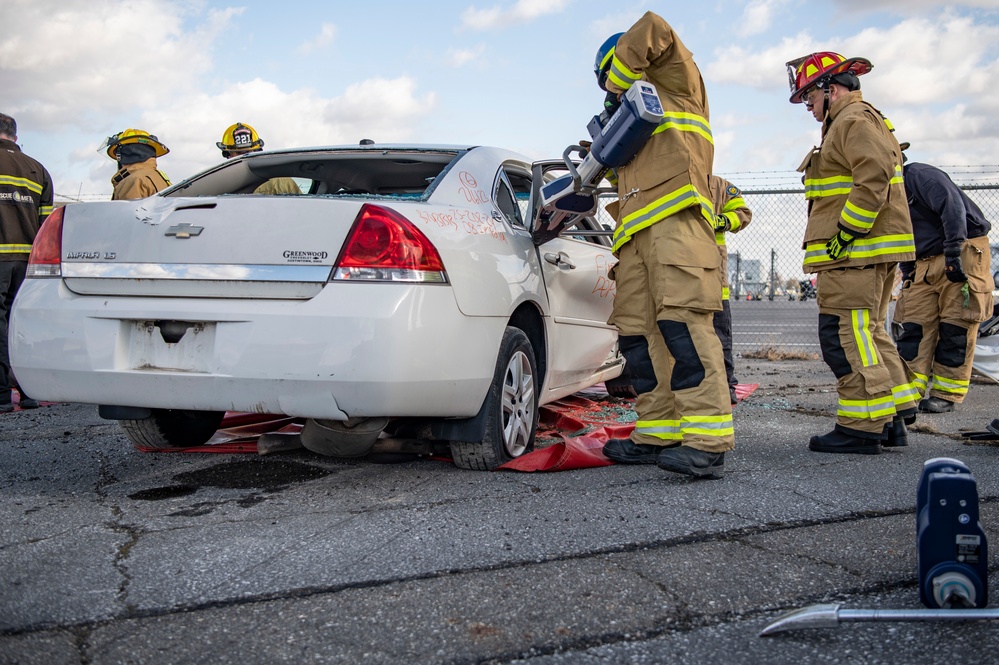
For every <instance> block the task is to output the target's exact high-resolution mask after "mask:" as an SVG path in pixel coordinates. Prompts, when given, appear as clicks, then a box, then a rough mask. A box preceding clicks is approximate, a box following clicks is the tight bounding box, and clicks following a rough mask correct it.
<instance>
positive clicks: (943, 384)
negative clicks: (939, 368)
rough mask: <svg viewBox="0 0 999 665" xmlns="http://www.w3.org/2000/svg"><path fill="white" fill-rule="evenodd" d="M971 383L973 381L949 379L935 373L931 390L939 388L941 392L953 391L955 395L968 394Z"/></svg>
mask: <svg viewBox="0 0 999 665" xmlns="http://www.w3.org/2000/svg"><path fill="white" fill-rule="evenodd" d="M970 385H971V381H960V380H958V379H948V378H946V377H943V376H937V375H936V374H934V375H933V382H932V383H931V384H930V390H939V391H940V392H945V393H952V394H954V395H966V394H967V393H968V386H970Z"/></svg>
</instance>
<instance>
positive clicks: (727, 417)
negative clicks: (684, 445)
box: [680, 413, 735, 437]
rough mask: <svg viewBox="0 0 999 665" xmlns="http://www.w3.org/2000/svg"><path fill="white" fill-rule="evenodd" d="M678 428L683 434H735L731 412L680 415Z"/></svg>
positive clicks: (721, 435)
mask: <svg viewBox="0 0 999 665" xmlns="http://www.w3.org/2000/svg"><path fill="white" fill-rule="evenodd" d="M680 430H681V431H682V432H683V434H684V435H687V434H700V435H701V436H717V437H723V436H732V435H734V434H735V429H734V428H733V427H732V414H731V413H729V414H723V415H720V416H682V417H681V418H680Z"/></svg>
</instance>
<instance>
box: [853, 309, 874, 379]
mask: <svg viewBox="0 0 999 665" xmlns="http://www.w3.org/2000/svg"><path fill="white" fill-rule="evenodd" d="M850 320H851V322H852V327H853V339H854V340H856V342H857V351H858V352H859V353H860V362H861V363H863V365H864V367H872V366H873V365H877V364H878V352H877V351H876V350H875V348H874V336H873V335H871V331H870V329H869V328H868V326H869V325H870V322H871V312H870V310H866V309H852V310H850Z"/></svg>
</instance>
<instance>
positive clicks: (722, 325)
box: [711, 294, 739, 388]
mask: <svg viewBox="0 0 999 665" xmlns="http://www.w3.org/2000/svg"><path fill="white" fill-rule="evenodd" d="M711 322H712V324H713V325H714V328H715V334H716V335H718V341H719V342H721V346H722V355H724V357H725V377H726V380H727V381H728V385H730V386H732V387H733V388H734V387H735V386H736V385H737V384H738V383H739V381H738V380H737V379H736V378H735V361H734V360H733V358H732V306H731V305H730V304H729V302H728V298H724V294H723V300H722V310H721V311H720V312H715V313H714V316H713V317H712V319H711Z"/></svg>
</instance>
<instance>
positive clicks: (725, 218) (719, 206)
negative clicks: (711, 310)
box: [708, 175, 753, 405]
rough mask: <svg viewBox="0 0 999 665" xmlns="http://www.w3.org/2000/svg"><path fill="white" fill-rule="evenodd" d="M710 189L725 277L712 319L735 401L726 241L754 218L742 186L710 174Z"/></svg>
mask: <svg viewBox="0 0 999 665" xmlns="http://www.w3.org/2000/svg"><path fill="white" fill-rule="evenodd" d="M708 190H709V198H710V199H711V204H712V209H713V210H714V211H715V242H716V243H717V245H718V253H719V254H720V255H721V278H722V310H721V311H720V312H715V314H714V318H713V320H712V322H713V323H714V327H715V334H717V335H718V339H719V341H721V345H722V351H723V353H724V355H725V376H726V378H727V379H728V391H729V400H730V401H731V402H732V404H733V405H734V404H735V403H736V402H738V401H739V400H738V398H737V397H736V394H735V387H736V385H738V383H739V381H738V380H737V379H736V378H735V360H734V359H733V358H732V307H731V306H730V305H729V296H730V293H729V283H728V244H727V243H726V242H725V234H726V233H738V232H739V231H741V230H743V229H744V228H746V226H747V225H748V224H749V222H750V221H752V219H753V212H752V211H751V210H750V209H749V206H747V205H746V201H745V199H743V198H742V192H740V191H739V188H738V187H736V186H735V185H733V184H732V183H730V182H729V181H728V180H725V179H724V178H720V177H718V176H716V175H710V176H708Z"/></svg>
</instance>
